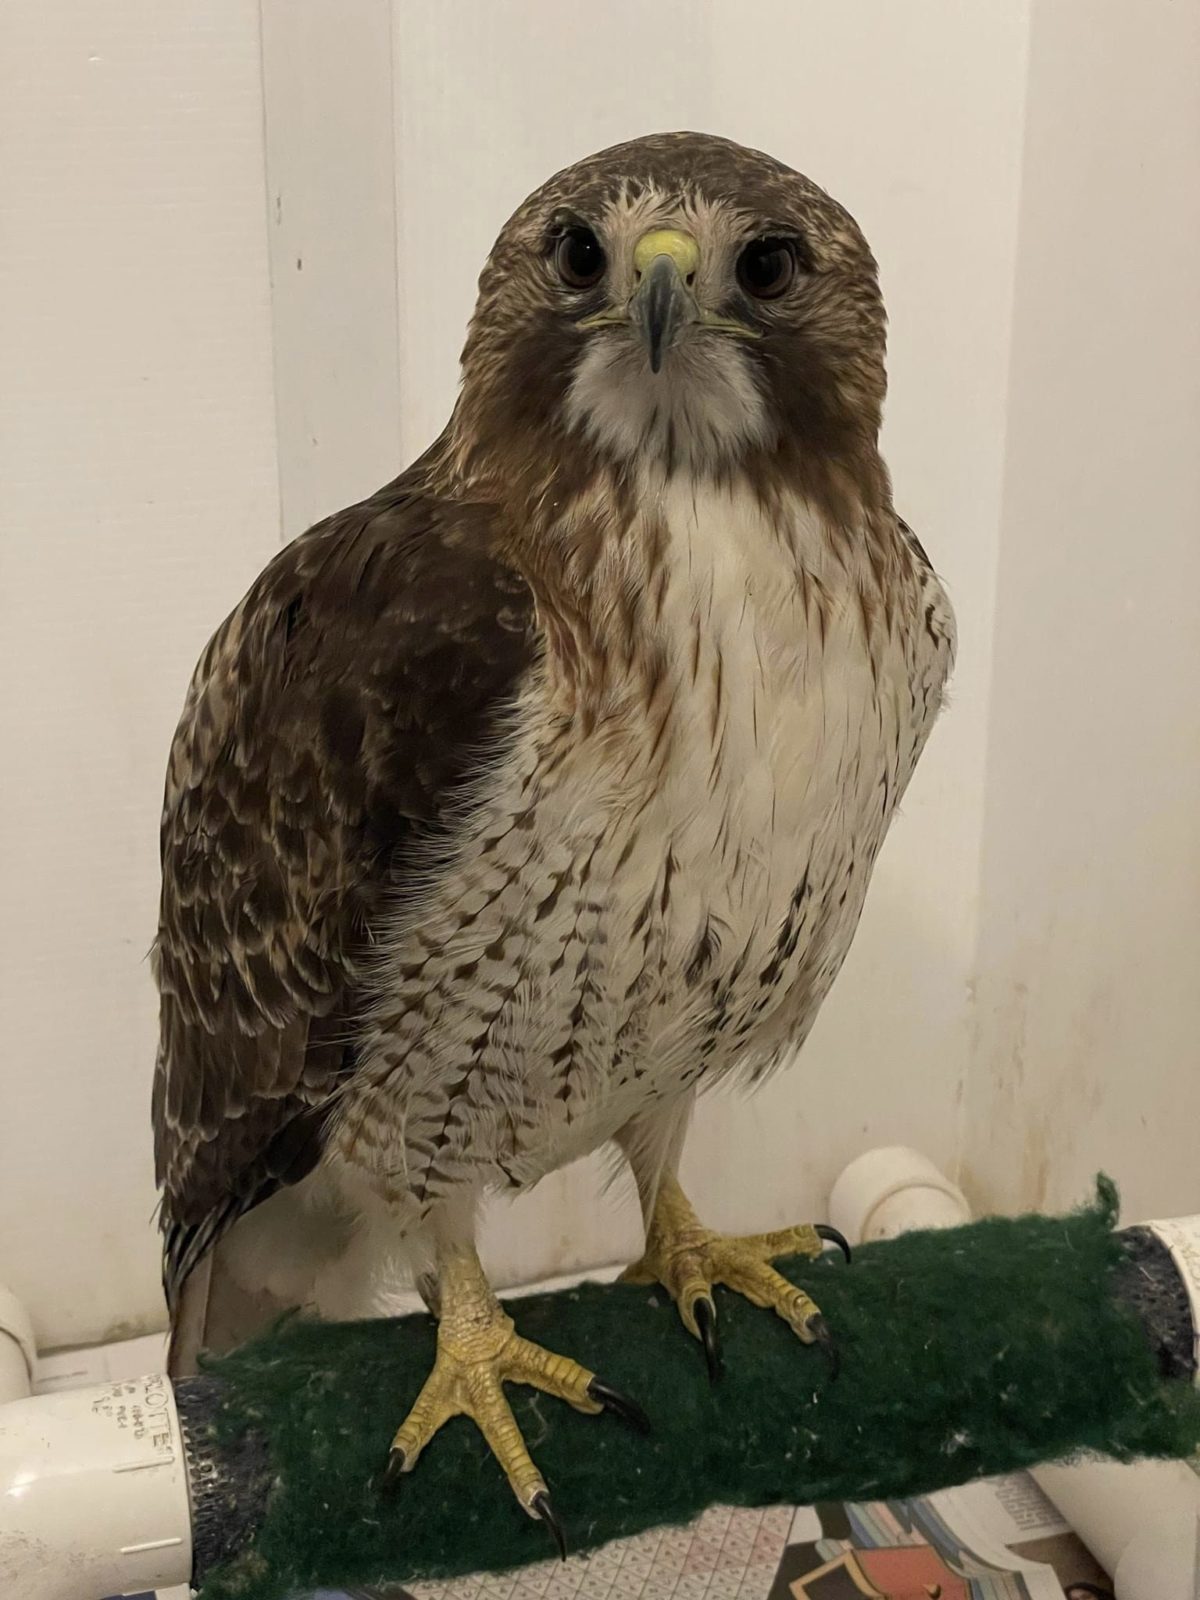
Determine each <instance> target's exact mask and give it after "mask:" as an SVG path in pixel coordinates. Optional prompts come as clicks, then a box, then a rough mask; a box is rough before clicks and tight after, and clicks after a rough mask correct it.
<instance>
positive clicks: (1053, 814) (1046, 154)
mask: <svg viewBox="0 0 1200 1600" xmlns="http://www.w3.org/2000/svg"><path fill="white" fill-rule="evenodd" d="M1198 173H1200V9H1198V8H1197V7H1196V6H1194V5H1192V6H1187V5H1174V4H1171V3H1170V0H1152V3H1149V4H1146V3H1143V4H1141V5H1137V6H1129V5H1126V4H1124V3H1123V0H1107V3H1099V0H1045V3H1042V4H1039V5H1038V6H1036V7H1035V10H1034V22H1033V31H1032V38H1031V51H1030V75H1029V90H1028V124H1027V133H1026V153H1025V172H1024V180H1023V187H1022V198H1021V223H1020V229H1021V232H1020V253H1019V264H1018V272H1017V293H1016V313H1015V325H1014V342H1013V366H1012V384H1011V391H1010V421H1009V450H1008V463H1007V471H1006V475H1005V487H1004V521H1003V533H1002V539H1001V557H1000V574H999V592H998V597H997V613H996V624H995V629H996V644H995V677H994V689H993V700H992V714H991V723H990V729H989V748H988V782H987V812H986V827H985V841H986V845H985V852H984V859H983V873H982V880H981V898H982V904H983V907H984V918H983V926H982V930H981V938H980V945H979V957H978V974H977V982H978V1026H979V1043H978V1053H977V1057H976V1060H975V1064H974V1070H973V1072H972V1077H971V1095H970V1102H969V1114H968V1118H967V1141H966V1152H965V1154H966V1160H965V1173H966V1177H967V1179H968V1182H969V1184H970V1186H971V1188H972V1189H973V1190H974V1192H975V1194H976V1196H977V1197H978V1198H979V1199H980V1200H981V1201H982V1202H984V1203H987V1204H990V1205H994V1206H999V1207H1005V1208H1009V1207H1015V1206H1043V1205H1044V1206H1051V1207H1053V1206H1060V1205H1063V1204H1065V1203H1068V1202H1071V1201H1073V1200H1075V1199H1077V1198H1078V1197H1079V1196H1080V1195H1081V1194H1082V1193H1083V1192H1084V1191H1085V1190H1086V1186H1087V1184H1088V1183H1089V1181H1090V1179H1091V1176H1092V1174H1093V1173H1094V1172H1095V1170H1096V1169H1097V1167H1100V1166H1102V1167H1105V1168H1107V1170H1108V1171H1110V1172H1111V1173H1112V1174H1113V1176H1114V1177H1116V1178H1117V1179H1118V1181H1119V1182H1120V1183H1121V1185H1122V1187H1123V1190H1124V1199H1125V1204H1126V1211H1127V1214H1128V1215H1130V1216H1139V1215H1140V1216H1146V1215H1148V1214H1150V1215H1160V1216H1161V1215H1172V1214H1175V1213H1179V1212H1190V1211H1195V1210H1197V1209H1200V1182H1198V1180H1197V1177H1196V1170H1197V1154H1196V1130H1197V1127H1198V1126H1200V979H1198V973H1200V732H1198V729H1197V719H1196V695H1197V690H1198V688H1200V448H1198V441H1200V381H1198V378H1197V374H1198V373H1200V317H1198V316H1197V294H1198V289H1200V181H1198V178H1197V174H1198Z"/></svg>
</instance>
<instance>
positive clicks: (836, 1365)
mask: <svg viewBox="0 0 1200 1600" xmlns="http://www.w3.org/2000/svg"><path fill="white" fill-rule="evenodd" d="M804 1326H805V1327H806V1328H807V1329H808V1331H809V1333H811V1334H812V1336H813V1343H814V1344H818V1345H820V1347H821V1353H822V1354H823V1355H824V1357H825V1359H826V1360H827V1361H828V1362H829V1378H830V1382H832V1381H833V1379H834V1378H836V1377H837V1375H838V1373H839V1372H840V1371H841V1370H842V1360H841V1357H840V1356H839V1355H838V1349H837V1345H835V1344H834V1342H833V1335H832V1334H831V1333H830V1331H829V1324H828V1323H827V1322H826V1321H825V1318H824V1317H823V1316H822V1315H821V1313H820V1312H819V1311H818V1312H817V1314H816V1316H815V1317H809V1319H808V1321H807V1322H806V1323H805V1324H804Z"/></svg>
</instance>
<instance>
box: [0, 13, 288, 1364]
mask: <svg viewBox="0 0 1200 1600" xmlns="http://www.w3.org/2000/svg"><path fill="white" fill-rule="evenodd" d="M260 80H261V74H260V70H259V53H258V8H257V5H256V4H255V3H254V0H238V3H231V0H222V3H221V4H220V5H217V6H213V5H212V4H211V3H209V0H176V3H174V4H172V5H170V6H163V5H161V4H159V3H158V0H121V3H119V4H117V3H103V4H97V3H96V0H58V3H56V4H54V5H46V4H44V3H43V0H8V3H7V4H5V5H4V6H2V7H0V149H3V151H4V159H3V161H2V162H0V482H2V483H3V485H4V488H3V497H2V499H0V751H2V752H3V754H2V756H0V760H2V761H3V763H4V773H3V781H2V783H0V899H2V902H3V910H2V912H0V1276H2V1277H3V1278H5V1279H6V1280H7V1281H8V1282H9V1283H10V1284H11V1286H12V1287H13V1288H14V1289H15V1290H16V1291H17V1292H18V1293H20V1294H21V1295H23V1296H24V1297H25V1298H26V1300H27V1302H28V1304H29V1306H30V1307H31V1309H32V1311H33V1313H34V1316H35V1319H36V1322H37V1324H38V1330H39V1333H40V1335H41V1337H42V1339H43V1340H44V1341H47V1342H56V1343H62V1342H65V1341H68V1340H77V1339H81V1338H92V1337H97V1336H100V1335H103V1334H106V1333H110V1332H112V1331H113V1330H114V1329H120V1328H121V1327H123V1326H125V1327H134V1328H141V1327H144V1326H149V1325H152V1324H154V1323H157V1322H159V1321H160V1320H161V1316H162V1312H161V1302H160V1296H159V1290H158V1263H157V1259H156V1249H155V1242H154V1232H153V1227H152V1224H151V1211H152V1208H153V1205H154V1190H153V1184H152V1179H151V1156H150V1142H149V1135H148V1123H147V1117H148V1099H147V1096H148V1093H149V1084H150V1072H151V1066H152V1062H153V1058H154V1040H155V1021H154V1014H155V1002H154V996H153V991H152V985H151V982H150V977H149V972H148V969H147V966H146V962H145V955H146V951H147V949H148V948H149V945H150V941H151V939H152V938H153V935H154V925H155V910H156V880H157V872H158V861H157V849H158V841H157V828H158V813H159V807H160V804H161V799H162V780H163V772H164V769H165V755H166V751H167V747H168V745H169V743H170V739H171V735H172V732H173V730H174V725H175V721H176V719H177V717H178V715H179V709H180V706H181V705H182V700H183V693H184V689H185V688H186V685H187V679H188V676H189V675H190V672H191V669H192V666H193V664H194V662H195V659H196V656H197V655H198V654H199V651H200V649H201V648H202V646H203V644H204V641H205V639H206V638H207V635H208V633H209V632H211V630H212V628H213V626H214V625H215V624H216V622H217V621H219V619H220V618H221V616H222V615H223V614H224V613H225V612H226V611H227V610H228V609H229V607H230V605H231V604H232V603H233V602H234V601H235V600H236V599H237V597H238V595H239V594H240V592H241V591H242V590H243V589H244V588H245V587H246V585H247V584H248V583H249V581H250V579H251V578H252V577H253V575H254V573H255V572H256V571H257V569H258V568H259V567H260V566H261V565H262V564H263V562H264V561H265V560H266V559H267V557H268V556H269V555H270V553H271V551H272V550H273V549H274V548H275V547H276V545H277V543H278V537H279V500H278V488H277V463H276V456H275V431H274V397H273V394H272V383H271V347H270V303H269V295H268V281H267V235H266V209H265V205H264V191H263V151H262V96H261V88H260Z"/></svg>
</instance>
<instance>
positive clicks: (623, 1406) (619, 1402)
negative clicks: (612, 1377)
mask: <svg viewBox="0 0 1200 1600" xmlns="http://www.w3.org/2000/svg"><path fill="white" fill-rule="evenodd" d="M587 1392H588V1397H589V1399H592V1400H595V1401H596V1403H597V1405H601V1406H603V1407H604V1409H605V1411H611V1412H612V1414H613V1416H614V1417H620V1419H621V1421H622V1422H627V1423H628V1424H629V1425H630V1427H631V1428H635V1429H636V1430H637V1432H638V1433H646V1434H648V1433H649V1432H650V1431H651V1429H650V1418H649V1417H648V1416H647V1415H646V1413H645V1412H644V1411H643V1410H642V1408H641V1406H640V1405H638V1403H637V1401H636V1400H631V1399H630V1398H629V1396H628V1395H627V1394H622V1393H621V1391H620V1389H614V1388H613V1386H612V1384H611V1383H603V1382H602V1381H601V1380H600V1379H599V1378H593V1379H592V1381H591V1383H589V1384H588V1386H587Z"/></svg>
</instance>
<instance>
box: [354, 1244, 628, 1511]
mask: <svg viewBox="0 0 1200 1600" xmlns="http://www.w3.org/2000/svg"><path fill="white" fill-rule="evenodd" d="M438 1288H439V1294H440V1299H441V1307H442V1316H441V1320H440V1322H439V1323H438V1336H437V1358H436V1360H435V1361H434V1364H433V1369H432V1371H431V1372H430V1373H429V1376H428V1377H427V1378H426V1380H425V1383H424V1385H423V1386H422V1389H421V1392H420V1393H419V1394H418V1395H417V1397H416V1399H415V1400H414V1401H413V1403H412V1406H411V1408H410V1410H409V1413H408V1415H407V1417H405V1419H404V1421H403V1422H402V1423H401V1425H400V1427H399V1428H398V1429H397V1431H396V1436H395V1438H394V1439H393V1440H392V1452H391V1455H390V1457H389V1459H388V1464H387V1467H386V1468H385V1469H384V1472H383V1473H382V1474H381V1477H382V1479H383V1481H384V1482H385V1483H393V1482H394V1481H395V1480H396V1478H397V1477H398V1476H399V1474H400V1473H401V1472H411V1471H412V1470H413V1469H414V1468H415V1467H416V1465H417V1463H418V1461H419V1459H420V1456H421V1452H422V1451H423V1450H425V1449H426V1448H427V1447H428V1445H429V1444H430V1442H431V1441H432V1440H433V1438H434V1437H435V1436H436V1434H437V1433H438V1432H439V1431H440V1430H441V1429H442V1428H443V1427H444V1426H445V1424H446V1423H447V1422H449V1420H450V1419H451V1418H452V1417H460V1416H465V1417H469V1418H470V1420H471V1421H472V1422H473V1423H474V1424H475V1426H476V1427H477V1428H478V1429H479V1431H480V1432H481V1433H482V1434H483V1437H484V1440H485V1442H486V1444H487V1446H488V1449H489V1450H490V1451H491V1453H492V1455H493V1456H494V1457H495V1459H496V1461H497V1463H498V1464H499V1466H500V1468H501V1470H502V1471H503V1473H504V1475H505V1477H506V1478H507V1479H508V1483H509V1487H510V1488H511V1490H512V1492H513V1494H514V1495H515V1496H516V1497H517V1500H518V1501H519V1502H520V1504H521V1508H522V1510H524V1511H527V1512H528V1513H529V1515H530V1516H531V1517H537V1518H540V1519H541V1521H543V1522H545V1523H546V1524H547V1525H548V1526H549V1527H550V1529H551V1532H552V1533H553V1534H554V1536H555V1539H556V1540H559V1541H560V1542H561V1532H562V1529H561V1526H560V1524H559V1523H558V1519H557V1518H556V1517H555V1515H554V1508H553V1506H552V1505H551V1504H550V1502H549V1500H548V1499H547V1498H546V1480H545V1479H544V1478H543V1477H542V1475H541V1473H540V1472H539V1471H538V1469H537V1464H536V1463H535V1462H534V1460H533V1459H532V1457H531V1456H530V1454H529V1450H528V1448H527V1447H526V1444H525V1440H524V1438H523V1437H522V1435H521V1429H520V1426H519V1424H518V1422H517V1419H516V1417H515V1416H514V1415H513V1411H512V1407H511V1406H510V1405H509V1403H508V1399H507V1397H506V1395H505V1392H504V1386H505V1384H509V1383H522V1384H526V1385H528V1386H529V1387H530V1388H532V1389H538V1390H540V1391H541V1392H542V1393H543V1394H549V1395H553V1396H554V1397H555V1398H556V1399H558V1400H565V1401H566V1402H567V1404H568V1405H571V1406H574V1407H575V1409H576V1411H582V1412H584V1413H586V1414H587V1415H589V1416H598V1415H599V1414H600V1412H601V1411H604V1410H610V1411H614V1412H616V1413H618V1414H619V1415H621V1416H623V1417H624V1418H625V1419H626V1420H627V1421H629V1422H630V1423H632V1425H633V1426H635V1427H638V1426H641V1425H643V1424H645V1425H646V1426H647V1427H648V1423H647V1422H646V1417H645V1414H644V1413H643V1412H642V1410H641V1407H640V1406H637V1405H635V1404H634V1402H633V1401H632V1400H629V1399H628V1398H627V1397H626V1396H625V1395H623V1394H621V1392H620V1391H619V1390H617V1389H613V1388H611V1387H610V1386H609V1385H608V1384H604V1383H600V1382H599V1381H598V1380H597V1378H596V1375H595V1373H593V1372H590V1371H589V1370H588V1368H587V1367H581V1366H580V1365H579V1363H578V1361H572V1360H570V1358H569V1357H567V1356H561V1355H557V1354H556V1353H555V1352H554V1351H552V1350H545V1349H543V1348H542V1346H541V1345H538V1344H534V1343H533V1342H532V1341H531V1340H529V1339H523V1338H522V1337H521V1335H520V1334H519V1333H518V1332H517V1331H516V1329H515V1327H514V1326H513V1321H512V1318H511V1317H510V1316H509V1315H508V1313H507V1312H506V1311H505V1310H504V1308H503V1306H502V1305H501V1304H500V1302H499V1301H498V1300H497V1299H496V1297H495V1295H494V1294H493V1293H492V1291H491V1289H490V1287H489V1286H488V1281H487V1279H486V1278H485V1277H484V1274H483V1269H482V1267H481V1266H480V1264H479V1258H478V1256H477V1255H476V1254H475V1251H474V1250H473V1249H471V1248H469V1247H461V1248H459V1249H457V1250H447V1251H446V1252H445V1254H444V1256H443V1258H442V1260H441V1262H440V1270H439V1276H438Z"/></svg>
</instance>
